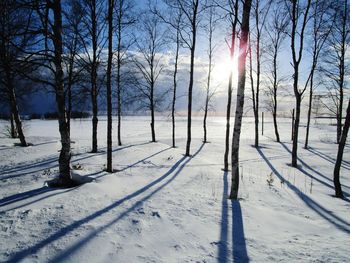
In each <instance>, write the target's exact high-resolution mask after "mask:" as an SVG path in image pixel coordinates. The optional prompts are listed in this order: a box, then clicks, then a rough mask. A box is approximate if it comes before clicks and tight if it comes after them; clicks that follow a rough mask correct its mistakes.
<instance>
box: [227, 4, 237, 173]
mask: <svg viewBox="0 0 350 263" xmlns="http://www.w3.org/2000/svg"><path fill="white" fill-rule="evenodd" d="M238 3H239V0H229V1H228V7H229V8H228V9H226V11H227V13H228V14H229V16H228V18H229V21H230V29H231V43H229V44H228V46H229V48H230V61H231V62H232V61H233V60H234V56H235V45H236V38H237V29H236V28H237V24H238ZM232 81H233V68H231V69H230V76H229V80H228V88H227V107H226V133H225V153H224V171H228V155H229V151H230V119H231V101H232Z"/></svg>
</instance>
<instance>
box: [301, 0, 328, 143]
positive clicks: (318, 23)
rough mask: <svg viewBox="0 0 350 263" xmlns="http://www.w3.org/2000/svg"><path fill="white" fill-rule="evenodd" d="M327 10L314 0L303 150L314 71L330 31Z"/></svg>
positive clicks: (320, 0) (310, 106) (306, 138)
mask: <svg viewBox="0 0 350 263" xmlns="http://www.w3.org/2000/svg"><path fill="white" fill-rule="evenodd" d="M328 8H329V3H328V2H327V1H323V0H316V1H315V2H314V3H313V5H312V14H311V19H312V29H311V35H312V44H311V46H312V48H311V54H312V65H311V69H310V73H309V78H310V81H309V106H308V113H307V124H306V137H305V144H304V148H305V149H307V148H308V143H309V134H310V121H311V111H312V101H313V92H314V88H315V85H314V77H315V73H316V69H317V66H318V62H319V56H320V54H321V52H322V49H323V47H324V44H325V42H326V40H327V37H328V35H329V33H330V32H331V29H332V26H333V25H332V24H333V23H332V22H330V21H331V20H332V19H331V17H330V16H327V15H326V11H327V9H328Z"/></svg>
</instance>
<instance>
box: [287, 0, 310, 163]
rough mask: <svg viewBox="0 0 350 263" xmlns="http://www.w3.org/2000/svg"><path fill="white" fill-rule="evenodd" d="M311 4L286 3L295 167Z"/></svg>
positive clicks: (308, 0)
mask: <svg viewBox="0 0 350 263" xmlns="http://www.w3.org/2000/svg"><path fill="white" fill-rule="evenodd" d="M310 6H311V0H307V1H306V4H305V6H304V5H303V4H302V3H300V2H299V1H297V0H292V1H291V2H290V3H287V8H288V11H289V17H290V19H291V34H290V36H291V50H292V66H293V70H294V74H293V91H294V96H295V121H294V129H293V130H294V134H293V149H292V166H293V167H297V162H298V153H297V151H298V139H299V136H298V135H299V123H300V111H301V100H302V96H303V94H304V92H305V90H306V87H307V83H308V81H309V79H310V76H309V78H308V80H307V81H306V84H305V86H304V87H303V88H302V89H299V68H300V62H301V60H302V56H303V51H304V34H305V29H306V24H307V22H308V21H309V11H310Z"/></svg>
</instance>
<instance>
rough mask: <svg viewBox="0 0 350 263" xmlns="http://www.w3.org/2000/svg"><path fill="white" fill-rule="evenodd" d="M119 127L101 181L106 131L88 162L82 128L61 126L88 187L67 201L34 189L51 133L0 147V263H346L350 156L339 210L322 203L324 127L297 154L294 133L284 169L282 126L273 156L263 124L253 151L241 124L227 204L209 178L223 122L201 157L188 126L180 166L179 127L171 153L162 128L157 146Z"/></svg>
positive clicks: (284, 123)
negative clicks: (233, 194)
mask: <svg viewBox="0 0 350 263" xmlns="http://www.w3.org/2000/svg"><path fill="white" fill-rule="evenodd" d="M122 124H123V136H122V138H123V146H121V147H117V146H115V147H114V152H113V162H114V163H113V166H114V168H115V169H118V170H120V171H119V172H117V173H114V174H108V173H106V172H103V169H104V165H105V163H106V153H105V146H106V122H105V121H104V120H103V118H101V120H100V122H99V147H100V152H99V153H97V154H91V153H89V150H90V147H91V146H90V145H91V138H90V137H91V122H90V121H89V120H81V121H80V120H75V121H73V123H72V132H71V133H72V139H73V140H74V144H73V153H74V156H73V158H72V165H73V166H74V167H75V168H76V169H75V170H74V173H76V174H80V175H84V176H88V177H91V178H95V180H94V181H93V182H91V183H87V184H85V185H82V186H80V187H77V188H72V189H60V190H58V189H49V188H47V187H45V186H44V182H45V181H46V180H49V179H51V178H52V177H53V176H54V175H55V173H57V171H58V167H57V158H58V150H59V149H60V144H59V134H58V125H57V121H43V120H33V121H27V122H25V131H26V134H27V136H28V141H29V142H30V143H33V146H30V147H28V148H21V147H16V146H13V145H14V142H15V141H14V140H11V139H8V138H5V137H4V136H3V135H1V137H0V183H1V187H0V189H1V190H0V262H18V261H24V262H232V261H234V262H248V261H251V262H350V245H349V244H350V201H349V200H350V145H349V143H348V145H347V146H346V149H345V152H344V161H343V166H342V170H341V182H342V184H343V191H344V192H345V195H346V197H347V199H346V200H340V199H336V198H333V197H332V195H333V194H334V190H333V182H332V174H333V167H334V162H335V157H336V151H337V145H336V144H334V140H335V126H330V125H328V121H323V124H314V122H313V126H312V128H311V141H310V143H309V145H310V146H311V148H310V149H309V150H305V149H303V148H302V146H303V144H302V142H303V139H304V137H305V127H304V126H303V125H302V127H301V132H300V139H301V141H300V146H299V157H300V159H299V164H300V168H299V169H294V168H292V167H290V166H289V165H288V164H289V163H290V161H291V158H290V150H291V141H290V126H291V124H290V120H287V119H285V120H283V119H282V120H281V122H280V132H281V140H282V141H283V143H281V144H279V143H276V142H274V132H273V125H272V123H271V122H269V123H265V135H264V136H262V137H261V146H262V147H261V148H260V149H259V150H256V149H255V148H254V147H252V146H251V145H252V144H253V138H254V134H253V130H254V129H253V121H252V119H248V118H247V119H245V120H244V126H243V130H242V131H243V134H242V141H241V154H240V160H241V162H240V166H241V171H242V178H241V182H240V183H241V184H240V192H239V196H240V200H239V201H235V202H231V201H230V200H228V199H227V198H226V197H227V195H228V192H229V187H230V184H229V182H230V174H226V173H224V172H223V171H222V170H221V168H222V167H223V164H222V160H223V149H224V134H225V128H224V124H225V122H224V118H211V119H209V123H208V125H209V130H208V139H209V141H210V143H208V144H205V145H203V144H202V143H201V139H202V123H201V119H199V118H197V119H195V120H194V122H193V125H194V127H193V142H192V149H191V152H192V154H193V156H192V157H191V158H189V157H184V156H183V154H184V151H185V150H184V148H185V139H186V136H185V135H186V129H185V127H186V121H185V119H179V120H178V122H177V144H178V146H179V147H178V148H176V149H173V148H171V147H170V145H171V122H170V121H169V120H167V119H166V118H162V117H159V118H158V120H157V122H156V132H157V134H156V136H157V140H158V142H157V143H150V142H149V141H150V128H149V120H148V118H145V117H126V118H124V119H123V123H122ZM302 124H303V123H302ZM4 126H5V123H4V122H0V130H3V128H4ZM115 130H116V129H114V131H115ZM114 137H116V135H115V134H114ZM115 145H116V144H115Z"/></svg>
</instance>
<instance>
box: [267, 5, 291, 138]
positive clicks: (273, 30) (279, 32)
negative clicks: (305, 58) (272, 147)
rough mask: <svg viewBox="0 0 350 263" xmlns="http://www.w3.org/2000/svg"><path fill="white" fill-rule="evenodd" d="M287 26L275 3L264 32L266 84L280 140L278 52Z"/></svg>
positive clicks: (285, 18)
mask: <svg viewBox="0 0 350 263" xmlns="http://www.w3.org/2000/svg"><path fill="white" fill-rule="evenodd" d="M287 26H288V20H287V16H286V14H285V13H283V12H281V10H280V6H279V4H276V5H275V6H274V8H273V10H272V19H271V20H270V21H268V23H267V24H266V29H265V30H266V33H267V36H268V38H267V39H268V40H267V45H266V46H267V47H266V54H267V57H268V60H271V64H272V65H271V69H270V74H269V76H268V78H269V83H270V84H269V85H268V96H269V97H270V102H271V112H272V118H273V125H274V130H275V136H276V141H277V142H280V135H279V132H278V124H277V109H278V100H277V97H278V96H277V94H278V90H279V86H280V83H281V81H282V80H283V78H281V77H280V76H279V74H278V54H279V52H280V50H281V47H282V43H283V41H284V39H285V36H286V34H285V31H286V27H287Z"/></svg>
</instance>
